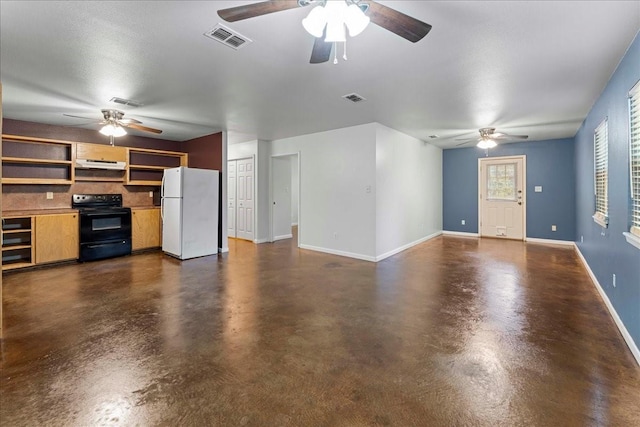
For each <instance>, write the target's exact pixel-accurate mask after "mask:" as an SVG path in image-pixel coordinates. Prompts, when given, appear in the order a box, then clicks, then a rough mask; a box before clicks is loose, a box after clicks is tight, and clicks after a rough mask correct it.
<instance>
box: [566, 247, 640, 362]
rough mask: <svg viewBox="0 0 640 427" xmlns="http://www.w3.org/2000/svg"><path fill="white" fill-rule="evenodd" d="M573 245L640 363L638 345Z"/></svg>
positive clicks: (583, 258) (580, 253) (585, 261)
mask: <svg viewBox="0 0 640 427" xmlns="http://www.w3.org/2000/svg"><path fill="white" fill-rule="evenodd" d="M574 247H575V248H576V253H577V254H578V257H579V258H580V260H581V261H582V264H584V267H585V268H586V269H587V273H589V277H591V281H592V282H593V284H594V285H595V287H596V289H597V290H598V293H599V294H600V297H602V300H603V301H604V304H605V305H606V306H607V309H608V310H609V314H610V315H611V317H612V318H613V321H614V322H615V324H616V326H617V327H618V329H619V330H620V333H621V334H622V337H623V338H624V340H625V342H626V343H627V345H628V346H629V350H631V354H633V357H635V359H636V362H638V365H640V349H638V346H637V345H636V343H635V342H634V341H633V338H632V337H631V334H629V331H627V328H626V327H625V326H624V323H622V319H620V316H618V312H617V311H616V309H615V308H614V307H613V304H611V301H610V300H609V297H608V296H607V294H606V292H605V291H604V289H602V286H600V282H598V279H597V278H596V275H595V274H593V271H591V267H589V264H588V263H587V260H586V259H585V257H584V256H583V255H582V252H580V248H578V245H576V244H575V243H574Z"/></svg>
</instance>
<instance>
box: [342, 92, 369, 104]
mask: <svg viewBox="0 0 640 427" xmlns="http://www.w3.org/2000/svg"><path fill="white" fill-rule="evenodd" d="M343 98H344V99H346V100H348V101H351V102H360V101H366V99H365V98H364V97H363V96H360V95H358V94H357V93H350V94H348V95H344V96H343Z"/></svg>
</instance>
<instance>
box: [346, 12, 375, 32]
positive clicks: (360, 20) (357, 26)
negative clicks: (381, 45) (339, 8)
mask: <svg viewBox="0 0 640 427" xmlns="http://www.w3.org/2000/svg"><path fill="white" fill-rule="evenodd" d="M344 17H345V19H344V23H345V25H346V26H347V29H349V36H351V37H355V36H357V35H358V34H360V33H361V32H363V31H364V29H365V28H367V26H368V25H369V22H370V21H371V19H370V18H369V17H368V16H367V15H365V14H364V12H363V11H362V9H360V7H359V6H358V5H356V4H352V5H350V6H349V7H347V10H346V11H345V15H344Z"/></svg>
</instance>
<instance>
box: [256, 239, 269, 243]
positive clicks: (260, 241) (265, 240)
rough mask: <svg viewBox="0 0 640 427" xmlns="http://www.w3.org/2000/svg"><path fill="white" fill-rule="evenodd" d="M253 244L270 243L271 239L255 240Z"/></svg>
mask: <svg viewBox="0 0 640 427" xmlns="http://www.w3.org/2000/svg"><path fill="white" fill-rule="evenodd" d="M253 243H255V244H260V243H269V239H255V240H254V241H253Z"/></svg>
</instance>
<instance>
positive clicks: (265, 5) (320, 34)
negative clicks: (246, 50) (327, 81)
mask: <svg viewBox="0 0 640 427" xmlns="http://www.w3.org/2000/svg"><path fill="white" fill-rule="evenodd" d="M309 5H317V6H322V7H321V8H320V9H326V11H327V15H328V14H329V12H328V11H329V10H330V9H336V10H337V9H341V10H343V11H344V12H343V13H344V16H346V15H347V14H348V13H351V12H353V11H354V9H355V12H356V15H363V16H361V17H358V19H360V20H361V21H362V20H363V19H364V20H366V23H363V22H360V23H359V24H358V27H359V28H358V30H356V31H355V33H356V34H357V33H359V32H360V31H362V30H363V29H364V27H366V25H367V24H368V23H369V22H373V23H374V24H376V25H378V26H380V27H382V28H384V29H386V30H388V31H391V32H392V33H394V34H397V35H399V36H400V37H402V38H404V39H406V40H409V41H410V42H413V43H416V42H417V41H419V40H421V39H422V38H423V37H424V36H426V35H427V33H429V31H430V30H431V25H429V24H427V23H425V22H422V21H420V20H418V19H416V18H413V17H411V16H408V15H405V14H404V13H402V12H398V11H397V10H394V9H391V8H390V7H387V6H384V5H381V4H379V3H377V2H375V1H373V0H272V1H263V2H260V3H253V4H248V5H244V6H237V7H231V8H228V9H221V10H219V11H218V15H219V16H220V17H221V18H222V19H224V20H225V21H227V22H236V21H241V20H243V19H248V18H254V17H256V16H261V15H266V14H269V13H274V12H280V11H284V10H288V9H294V8H296V7H305V6H309ZM345 6H346V7H345ZM351 6H354V7H351ZM348 8H350V10H349V11H348V12H347V9H348ZM358 9H359V10H360V11H361V12H358ZM318 12H319V10H318V7H316V8H314V9H312V10H311V13H309V16H308V17H307V19H306V20H310V19H311V18H312V15H314V14H315V15H320V13H318ZM321 12H323V14H324V12H325V11H324V10H323V11H321ZM322 19H324V21H323V22H322V24H321V26H315V31H311V30H310V29H309V27H308V26H307V24H305V23H303V25H304V26H305V28H306V29H307V31H309V32H310V33H311V34H313V35H314V36H315V37H316V39H315V43H314V45H313V50H312V52H311V61H310V62H311V63H312V64H319V63H323V62H327V61H328V60H329V58H330V57H331V50H332V48H333V45H334V44H335V42H337V41H344V40H346V39H345V38H344V26H345V25H346V26H347V27H348V29H349V34H350V35H351V36H352V37H353V36H354V35H356V34H354V30H353V28H352V27H351V26H350V25H349V23H348V22H346V21H345V20H341V21H340V22H339V24H340V25H339V27H341V31H342V39H340V38H338V39H336V38H333V37H330V35H329V32H331V30H332V28H335V27H332V25H331V24H332V22H333V21H332V20H331V18H329V19H328V20H327V17H326V15H323V18H322ZM306 20H305V21H306ZM325 24H326V28H324V27H325ZM360 24H362V25H360ZM345 59H346V54H345ZM336 62H337V60H335V59H334V63H336Z"/></svg>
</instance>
